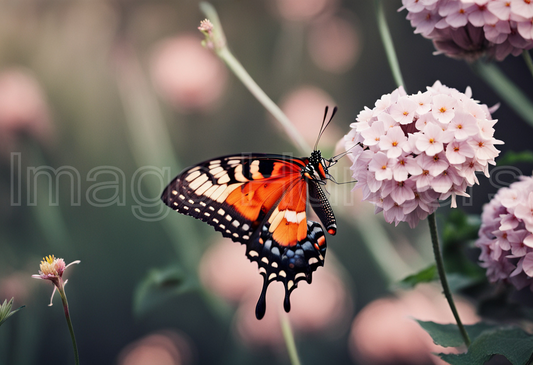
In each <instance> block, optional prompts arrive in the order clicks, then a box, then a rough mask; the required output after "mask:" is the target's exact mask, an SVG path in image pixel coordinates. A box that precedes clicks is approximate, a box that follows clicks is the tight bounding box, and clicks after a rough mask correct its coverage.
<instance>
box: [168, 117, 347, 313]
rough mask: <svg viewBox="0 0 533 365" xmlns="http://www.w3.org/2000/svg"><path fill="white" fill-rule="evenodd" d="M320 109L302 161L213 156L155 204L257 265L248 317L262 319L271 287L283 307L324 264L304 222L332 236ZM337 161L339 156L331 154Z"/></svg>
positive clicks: (320, 239) (319, 238)
mask: <svg viewBox="0 0 533 365" xmlns="http://www.w3.org/2000/svg"><path fill="white" fill-rule="evenodd" d="M336 111H337V108H336V107H335V108H334V109H333V112H332V115H331V117H330V119H329V121H328V122H327V123H325V121H326V117H327V113H328V108H327V107H326V110H325V113H324V119H323V121H322V126H321V128H320V132H319V135H318V138H317V142H316V143H315V147H314V149H313V151H312V152H311V156H310V157H305V158H295V157H290V156H285V155H275V154H264V153H251V154H238V155H227V156H222V157H217V158H214V159H211V160H207V161H204V162H200V163H199V164H197V165H194V166H192V167H189V168H187V169H185V170H183V171H182V172H181V173H180V174H179V175H178V176H176V177H175V178H174V179H173V180H172V182H171V183H170V184H169V185H168V186H167V187H166V188H165V190H164V191H163V193H162V195H161V199H162V200H163V202H164V203H165V204H166V205H168V206H169V207H170V208H172V209H174V210H175V211H177V212H178V213H182V214H185V215H190V216H192V217H194V218H197V219H200V220H202V221H204V222H206V223H208V224H209V225H211V226H213V227H214V228H215V230H217V231H219V232H221V233H222V235H223V236H224V237H228V238H231V239H232V240H233V241H235V242H240V243H241V244H244V245H246V256H247V257H248V259H250V261H252V262H257V264H258V268H259V273H260V274H261V275H262V276H263V288H262V290H261V294H260V296H259V299H258V302H257V305H256V309H255V314H256V317H257V319H261V318H263V316H264V315H265V311H266V292H267V288H268V286H269V284H270V283H271V282H273V281H281V282H282V283H283V285H284V287H285V298H284V302H283V307H284V309H285V311H286V312H289V311H290V307H291V305H290V294H291V293H292V291H293V290H294V289H296V287H297V286H298V282H299V281H301V280H306V281H307V283H309V284H310V283H311V281H312V273H313V272H314V271H315V270H316V269H317V268H318V267H319V266H323V265H324V258H325V255H326V247H327V245H326V237H325V234H324V230H323V228H322V226H321V225H320V224H319V223H317V222H313V221H311V220H308V219H307V207H308V205H309V206H311V207H312V209H313V210H314V212H315V214H316V215H317V217H318V218H319V219H320V221H321V222H322V224H323V225H324V227H325V229H326V231H327V232H328V233H329V234H331V235H334V234H335V233H336V232H337V224H336V220H335V215H334V214H333V210H332V208H331V206H330V204H329V201H328V199H327V197H326V194H325V192H324V190H323V189H322V186H323V185H325V184H326V182H327V181H328V180H332V181H334V180H333V177H332V176H331V175H329V173H328V169H329V168H330V167H331V166H333V165H334V164H335V163H337V161H338V156H335V157H333V158H331V159H325V158H324V157H322V154H321V152H320V150H317V145H318V141H319V139H320V137H321V135H322V133H323V132H324V130H325V129H326V127H327V126H328V125H329V123H330V122H331V120H332V119H333V116H334V115H335V113H336ZM339 156H340V155H339Z"/></svg>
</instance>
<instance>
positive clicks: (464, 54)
mask: <svg viewBox="0 0 533 365" xmlns="http://www.w3.org/2000/svg"><path fill="white" fill-rule="evenodd" d="M402 3H403V6H402V7H401V8H400V9H399V10H403V9H407V11H408V14H407V19H408V20H409V21H411V26H413V27H414V28H415V31H414V32H415V33H417V34H418V33H420V34H422V36H424V37H426V38H429V39H431V40H432V41H433V44H434V46H435V48H436V49H437V52H436V54H442V53H443V54H445V55H447V56H449V57H453V58H461V59H466V60H468V61H473V60H476V59H477V58H479V57H481V56H484V55H487V56H488V57H491V58H495V59H497V60H498V61H501V60H503V59H504V58H505V57H507V56H508V55H510V54H512V55H514V56H517V55H519V54H520V53H522V51H523V50H529V49H531V48H533V2H532V1H529V0H527V1H525V0H435V1H429V2H427V1H421V0H419V1H418V0H402Z"/></svg>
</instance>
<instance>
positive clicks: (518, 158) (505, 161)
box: [496, 151, 533, 166]
mask: <svg viewBox="0 0 533 365" xmlns="http://www.w3.org/2000/svg"><path fill="white" fill-rule="evenodd" d="M519 162H529V163H533V152H532V151H522V152H514V151H507V152H506V153H505V154H503V155H502V156H501V157H499V158H498V163H497V164H496V165H497V166H507V165H515V164H517V163H519Z"/></svg>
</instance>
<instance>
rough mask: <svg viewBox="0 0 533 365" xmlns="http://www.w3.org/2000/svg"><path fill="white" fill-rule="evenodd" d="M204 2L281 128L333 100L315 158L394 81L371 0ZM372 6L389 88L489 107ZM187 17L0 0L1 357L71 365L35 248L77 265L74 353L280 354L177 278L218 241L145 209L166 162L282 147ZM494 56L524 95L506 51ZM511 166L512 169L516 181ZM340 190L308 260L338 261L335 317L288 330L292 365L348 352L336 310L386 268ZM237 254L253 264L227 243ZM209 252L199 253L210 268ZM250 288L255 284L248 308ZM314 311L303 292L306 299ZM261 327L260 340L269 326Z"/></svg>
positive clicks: (340, 359)
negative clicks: (277, 112) (324, 233)
mask: <svg viewBox="0 0 533 365" xmlns="http://www.w3.org/2000/svg"><path fill="white" fill-rule="evenodd" d="M212 4H213V5H214V6H215V7H216V9H217V11H218V12H219V16H220V20H221V22H222V24H223V26H224V30H225V33H226V37H227V41H228V44H229V47H230V49H231V50H232V51H233V53H234V55H235V56H236V57H237V58H238V59H239V60H240V61H241V63H242V64H243V65H244V67H245V68H246V69H247V70H248V72H249V73H250V74H251V76H252V77H253V78H254V79H255V80H256V81H257V83H258V84H259V85H260V86H261V87H262V88H263V89H264V90H265V91H266V93H267V94H268V95H269V96H270V97H271V98H272V99H273V100H274V101H275V102H277V103H278V104H279V105H281V106H282V108H283V109H284V111H285V112H286V113H287V114H288V115H289V118H291V119H293V120H294V121H295V122H296V124H298V120H302V118H303V122H300V125H299V128H300V129H301V130H302V133H306V132H307V134H309V137H308V138H309V143H310V144H313V142H314V138H315V136H316V134H317V133H318V127H319V124H320V122H321V118H322V111H323V108H324V106H325V105H326V104H329V105H333V104H334V105H337V106H338V107H339V113H338V114H337V116H336V117H335V119H334V123H333V124H334V125H333V126H332V127H331V129H330V130H329V131H328V132H327V133H326V135H325V136H324V138H323V140H322V143H321V146H320V147H321V148H322V149H323V150H324V153H325V154H326V155H328V156H329V155H330V154H331V153H333V151H334V150H335V144H336V143H337V141H338V140H340V138H341V137H342V135H344V134H345V133H347V132H348V131H349V124H350V123H351V122H353V121H354V118H355V117H356V116H357V114H358V113H359V111H361V110H362V109H363V107H364V106H368V107H370V108H372V107H373V105H374V102H375V100H376V99H378V98H379V97H380V96H381V95H382V94H385V93H389V92H391V91H392V90H393V89H395V87H396V86H395V84H394V80H393V79H392V76H391V72H390V70H389V67H388V64H387V60H386V56H385V53H384V50H383V46H382V44H381V41H380V38H379V33H378V29H377V25H376V16H375V9H374V2H373V1H341V0H321V1H319V0H315V1H311V2H305V1H303V0H302V1H297V0H290V1H283V0H279V1H275V0H253V1H244V0H240V1H236V0H235V1H229V0H228V1H222V0H221V1H213V2H212ZM302 4H303V5H302ZM384 5H385V10H386V16H387V19H388V24H389V27H390V28H391V31H392V35H393V40H394V42H395V47H396V50H397V52H398V57H399V61H400V65H401V68H402V72H403V76H404V80H405V82H406V85H405V87H406V90H407V92H408V93H416V92H417V91H418V90H425V87H426V86H430V85H432V84H433V83H434V82H435V81H436V80H440V81H441V82H442V83H443V84H445V85H447V86H450V87H454V88H457V89H459V90H461V91H464V89H465V88H466V87H467V86H471V87H472V89H473V97H474V99H477V100H480V101H481V103H483V104H487V105H489V106H492V105H494V104H495V103H497V102H499V101H500V100H499V98H498V97H497V95H496V94H495V93H494V92H492V90H490V89H489V88H488V87H487V86H486V84H484V82H483V81H482V80H480V79H479V78H477V77H476V75H475V74H474V73H473V72H472V71H471V69H470V68H469V66H468V65H467V64H465V63H464V62H461V61H456V60H452V59H448V58H446V57H444V56H433V55H432V52H433V47H432V45H431V42H430V41H428V40H425V39H423V38H422V37H420V36H418V35H414V34H413V31H412V28H411V27H410V25H409V22H408V21H406V20H405V15H406V14H405V12H400V13H398V12H397V9H398V8H400V6H401V2H400V1H392V0H391V1H385V2H384ZM204 17H205V16H204V15H203V14H202V13H201V12H200V10H199V3H198V2H197V1H192V0H191V1H170V0H150V1H147V0H144V1H143V0H107V1H104V0H91V1H76V0H73V1H64V0H38V1H37V0H36V1H33V0H23V1H19V0H12V1H10V0H2V1H1V2H0V133H1V136H0V143H1V146H0V152H1V154H2V155H1V156H0V163H1V166H0V168H1V170H2V174H1V179H0V201H1V203H2V205H1V209H0V218H1V224H2V226H1V228H0V300H1V301H3V299H6V298H7V299H9V298H10V297H11V296H14V297H15V307H18V306H20V305H26V307H25V308H24V309H23V310H22V311H20V312H18V313H17V314H15V315H14V316H13V317H12V318H10V319H9V320H8V321H7V322H6V324H4V325H3V326H2V327H1V328H0V364H10V365H11V364H21V365H24V364H52V363H59V364H64V363H71V362H72V348H71V345H70V338H69V335H68V331H67V327H66V325H65V320H64V318H63V314H62V310H61V306H60V303H59V300H58V298H57V297H56V298H55V299H56V300H55V304H54V306H53V307H51V308H49V307H47V304H48V298H49V295H50V293H51V290H52V287H51V286H50V285H47V284H48V283H43V282H38V281H36V280H33V281H32V279H31V278H30V275H31V274H35V273H37V271H38V268H39V262H40V260H41V258H42V257H43V256H45V255H49V254H54V255H56V257H63V258H64V259H65V261H66V262H67V263H69V262H71V261H73V260H81V264H80V265H77V266H75V267H72V268H69V269H68V271H67V274H66V276H67V277H70V280H69V284H68V285H67V287H66V292H67V295H68V298H69V303H70V308H71V315H72V319H73V324H74V329H75V331H76V335H77V340H78V345H79V351H80V357H81V362H82V364H128V365H131V364H215V363H217V364H250V363H253V364H270V363H274V362H277V363H288V358H287V355H286V352H285V349H284V345H283V343H281V344H280V343H277V342H276V341H271V340H265V341H264V342H261V341H255V342H254V341H245V340H243V339H242V336H240V335H239V334H240V333H241V332H240V330H239V329H238V328H240V327H239V316H238V315H236V314H235V312H236V311H237V308H238V306H239V304H238V301H233V302H232V301H228V300H226V299H224V298H223V297H224V295H219V294H217V292H216V290H214V291H213V290H210V289H205V290H203V291H200V290H197V289H196V288H197V287H198V286H199V284H198V279H197V277H196V274H195V273H196V268H197V267H198V262H199V260H200V257H201V255H202V253H203V252H204V251H205V250H206V249H207V248H208V247H210V246H212V245H213V244H214V243H216V242H217V241H220V237H219V236H218V234H217V233H215V232H214V231H213V230H212V229H211V228H210V227H208V226H207V225H204V224H203V223H201V222H198V221H195V220H194V219H192V218H190V217H184V216H181V215H178V214H175V213H173V212H172V211H170V210H168V209H167V208H166V207H163V206H162V203H160V202H159V201H158V196H159V194H160V192H161V191H162V189H163V188H164V186H165V185H166V184H167V183H168V182H169V181H170V179H171V178H172V177H174V176H175V175H176V174H177V173H178V172H179V171H180V170H181V169H182V168H184V167H186V166H189V165H191V164H194V163H197V162H200V161H203V160H205V159H209V158H213V157H216V156H219V155H225V154H229V153H241V152H269V153H291V154H294V155H299V153H298V151H297V149H296V148H295V147H294V146H293V145H292V144H291V143H290V141H289V140H288V138H287V137H286V136H285V135H284V133H283V131H281V129H280V128H279V127H278V126H277V124H276V123H275V122H274V121H273V119H272V117H271V116H270V115H268V114H267V112H266V111H265V110H264V108H263V107H262V106H261V105H260V104H259V103H258V102H257V100H255V99H254V97H253V96H252V95H251V94H250V93H249V92H248V91H247V90H246V89H245V88H244V86H243V85H242V84H241V83H240V82H239V81H238V80H237V79H236V78H235V76H234V75H233V74H231V72H229V71H228V70H227V69H226V68H225V66H224V64H223V63H222V62H221V61H220V60H218V59H217V58H216V57H215V56H213V55H212V54H211V53H210V52H209V51H208V50H205V49H202V48H201V47H200V46H199V44H200V41H201V40H202V35H201V33H200V32H198V31H197V27H198V25H199V22H200V20H202V19H204ZM500 66H501V68H502V70H503V71H504V72H505V73H506V74H507V75H508V76H509V77H510V78H511V79H512V80H513V81H515V82H516V83H517V85H518V86H519V87H521V88H522V90H523V91H524V92H526V93H528V94H529V96H533V91H532V88H531V79H530V78H529V77H528V76H529V75H528V73H527V70H526V67H525V65H524V62H523V60H522V59H521V58H520V57H517V58H515V57H509V58H508V59H506V60H505V61H504V62H502V63H501V65H500ZM494 118H497V119H499V122H498V124H497V125H496V135H495V137H496V138H497V139H501V140H503V141H505V142H506V145H505V146H503V147H502V150H508V149H513V150H515V151H520V150H524V149H527V148H530V145H531V141H530V136H531V127H530V126H528V125H527V124H526V123H525V122H523V121H522V120H520V118H519V117H517V116H516V115H515V114H513V112H512V110H510V109H509V108H508V107H506V105H505V104H503V105H502V106H501V107H500V109H499V110H498V111H497V112H496V113H495V114H494ZM302 123H303V124H302ZM307 134H306V135H307ZM346 166H347V164H345V165H342V164H340V166H339V167H338V171H337V172H336V176H337V179H338V180H339V181H349V180H350V174H349V173H348V172H347V171H346V168H347V167H346ZM48 168H52V169H60V170H56V172H57V171H63V172H64V174H59V175H57V176H58V177H57V178H55V180H54V181H53V182H52V183H51V184H50V182H49V181H48V180H47V178H46V175H44V174H43V175H38V177H35V173H36V171H51V170H46V169H48ZM518 168H519V169H520V168H522V167H520V166H519V167H518ZM527 168H528V167H527V166H524V167H523V169H524V171H522V173H524V174H529V173H530V171H529V170H527ZM36 169H37V170H36ZM97 172H101V174H100V175H98V174H96V175H95V173H97ZM143 174H144V175H143ZM54 176H55V175H54ZM71 177H74V180H72V179H71ZM500 177H501V179H503V180H505V178H506V177H505V176H503V175H502V176H500ZM507 179H509V176H507ZM71 181H75V182H76V184H75V185H74V187H73V186H72V185H71ZM77 182H79V188H78V185H77ZM498 184H500V186H501V184H503V182H497V181H488V180H487V179H485V178H483V179H482V184H481V186H480V187H479V188H476V193H475V194H474V195H473V198H472V199H471V200H470V201H469V203H468V206H466V207H464V208H463V209H465V210H466V211H467V212H469V213H474V214H479V213H480V211H481V205H482V204H483V203H485V202H486V201H487V200H488V198H489V194H491V193H494V191H495V190H496V188H497V187H498V186H497V185H498ZM351 186H352V185H350V184H346V185H341V186H339V187H336V188H335V187H332V188H331V190H332V191H333V194H332V195H333V196H332V198H331V200H332V205H333V208H334V210H336V211H337V212H338V213H337V215H338V216H339V218H340V222H339V233H338V235H337V236H335V237H328V245H329V253H328V255H330V257H328V260H326V261H327V262H326V266H328V265H331V266H332V267H333V268H335V267H338V269H336V270H337V275H338V277H340V278H341V279H340V280H341V281H342V288H343V290H344V294H343V295H344V298H345V302H344V304H343V303H340V304H339V306H338V308H337V309H336V310H337V311H339V312H342V315H341V316H340V317H339V318H340V319H339V318H337V319H336V322H335V321H333V320H332V321H333V322H334V323H332V326H330V327H328V326H327V325H325V326H321V327H317V328H316V329H314V330H310V329H309V330H307V331H301V332H298V331H296V344H297V346H298V350H299V353H300V356H301V358H302V362H303V363H304V364H319V363H328V364H333V363H335V364H356V363H358V360H357V358H356V357H354V356H352V355H351V350H350V348H351V345H350V343H351V340H350V338H351V337H350V326H351V323H352V320H353V318H354V317H355V315H356V314H357V313H358V312H359V311H360V310H361V308H363V307H364V306H365V305H366V304H367V303H369V302H371V301H372V300H375V299H377V298H379V297H382V296H384V295H387V293H389V291H388V287H389V284H390V281H391V278H390V277H387V276H386V275H384V274H383V273H382V270H381V269H380V268H379V267H378V266H377V265H376V264H375V261H374V260H373V259H372V256H371V255H370V253H369V250H368V249H367V248H366V247H365V245H364V244H363V243H362V242H361V241H362V238H361V235H360V233H359V232H358V225H357V223H355V224H354V223H353V221H354V220H355V219H356V217H360V216H364V217H365V218H364V219H366V220H369V219H371V218H369V217H371V216H372V212H371V211H370V212H368V209H369V207H368V206H366V203H364V204H365V206H364V207H358V206H359V200H358V199H353V200H352V201H349V202H346V200H345V199H346V198H345V197H346V196H347V194H349V190H350V189H351ZM33 189H36V190H33ZM77 194H79V200H77V199H78V198H77V197H78V195H77ZM343 194H344V195H343ZM343 197H344V198H343ZM98 199H99V201H100V203H101V205H102V206H98V205H97V204H95V202H96V201H97V200H98ZM343 199H344V200H343ZM352 202H355V203H352ZM55 203H57V204H55ZM150 204H152V205H151V206H150ZM459 204H460V205H461V201H460V200H459ZM340 205H342V206H343V207H342V208H338V207H336V206H340ZM352 205H354V206H352ZM344 208H347V209H344ZM138 209H140V211H139V210H138ZM370 210H372V209H371V208H370ZM167 213H168V214H167ZM147 214H153V218H154V219H149V217H148V215H147ZM139 215H141V216H142V217H139ZM163 216H164V217H163ZM369 222H370V221H369ZM372 224H374V225H376V226H375V227H378V228H379V230H378V231H376V234H378V233H383V234H385V237H388V238H389V240H390V241H391V242H392V243H394V244H396V245H397V249H398V251H399V252H400V255H403V256H404V259H405V260H406V262H407V263H408V264H410V265H411V269H410V270H412V272H414V271H416V270H418V269H420V268H421V267H423V266H424V265H426V264H428V263H429V262H431V254H430V250H431V248H430V246H429V243H428V242H427V241H425V239H427V228H426V227H425V226H424V225H423V224H422V225H421V226H420V227H418V228H417V229H415V230H410V229H409V228H408V227H407V226H405V227H404V226H403V225H400V226H399V227H398V228H396V229H395V230H393V228H394V227H389V226H387V225H384V224H382V218H381V216H376V218H375V220H374V221H373V223H372ZM360 226H361V224H359V228H360ZM370 227H374V226H370ZM372 229H373V228H372ZM371 233H372V232H371ZM376 237H378V236H376ZM408 242H411V244H409V243H408ZM223 244H225V245H228V246H230V245H234V246H237V244H235V243H230V242H224V243H223ZM370 244H372V242H370ZM406 247H407V248H406ZM240 250H241V254H242V253H243V252H244V251H243V248H242V247H241V248H240ZM410 250H413V251H410ZM415 252H417V253H416V254H415ZM382 255H383V256H389V255H390V253H389V252H387V251H384V252H382ZM413 257H415V258H413ZM240 258H241V261H245V262H246V264H247V265H249V266H252V265H251V264H249V263H248V262H247V259H246V258H245V257H244V254H242V257H240ZM225 260H226V258H223V257H222V256H220V260H217V259H214V260H211V261H209V263H208V264H205V265H209V266H210V268H211V269H210V270H212V271H214V272H215V275H216V273H217V272H218V271H217V268H218V265H221V266H222V264H223V263H225ZM223 261H224V262H223ZM153 270H156V271H153ZM253 270H255V265H254V267H253ZM320 270H321V269H319V271H320ZM391 270H392V271H393V272H395V273H396V274H398V273H404V274H408V273H410V270H408V271H407V272H406V271H405V270H403V269H398V270H394V268H393V269H391ZM402 270H403V271H402ZM150 273H151V274H150ZM191 273H192V274H191ZM220 275H226V274H225V273H220ZM317 275H318V273H317ZM257 277H259V275H258V274H257ZM396 279H399V277H396ZM204 282H205V280H204ZM141 283H142V284H141ZM304 285H306V284H303V283H302V284H301V286H302V287H303V286H304ZM139 288H141V289H139ZM142 290H145V291H144V292H143V291H142ZM299 290H300V288H299V289H298V290H296V291H295V294H294V295H295V296H296V295H297V292H298V291H299ZM259 292H260V283H259V284H257V285H256V286H255V287H254V288H253V290H252V294H253V295H252V296H253V297H254V298H253V299H254V300H255V298H256V296H258V295H259ZM136 293H137V295H141V294H143V293H144V294H145V295H144V296H139V297H136ZM135 298H137V299H139V301H138V302H135ZM134 303H136V304H134ZM315 305H316V306H319V305H320V303H311V302H310V303H309V306H315ZM276 307H281V300H275V299H274V297H273V298H272V299H271V300H270V302H269V307H268V308H269V311H271V312H275V310H276ZM248 310H249V311H250V312H253V307H252V309H250V308H248ZM334 312H335V311H334ZM250 315H252V316H253V313H250ZM329 315H330V316H331V317H335V315H334V313H330V314H329ZM337 317H338V316H337ZM258 326H259V324H258ZM161 331H163V332H161ZM261 331H264V333H265V334H266V335H265V337H268V333H269V332H271V333H272V334H275V333H277V332H276V331H277V330H275V329H271V328H269V327H265V329H263V330H261ZM157 334H159V335H160V336H159V337H157V336H156V335H157ZM146 336H152V337H146ZM154 336H155V337H154ZM162 337H164V338H165V339H166V340H165V339H163V340H161V338H162ZM139 341H144V342H139ZM157 341H159V342H157ZM165 341H166V342H165ZM269 341H270V342H269ZM153 343H156V345H153V346H152V350H153V348H157V349H167V350H161V351H160V352H157V351H156V352H154V353H150V351H149V350H146V351H147V352H144V353H143V352H142V351H141V350H138V349H139V348H141V347H142V346H141V345H140V344H143V345H144V346H145V348H147V349H150V344H153ZM135 346H137V350H135V349H136V347H135ZM158 346H159V347H158ZM165 346H166V347H165ZM376 346H377V344H376ZM134 351H138V352H134ZM154 351H155V350H154ZM158 351H159V350H158ZM165 351H166V354H167V355H166V357H165V355H161V353H163V354H164V353H165ZM131 353H133V354H137V355H138V356H129V357H128V354H131ZM143 354H144V355H143ZM146 354H149V355H146ZM158 354H159V355H158ZM169 354H170V355H169ZM143 356H145V357H143ZM158 356H160V357H158ZM145 358H146V360H144V359H145ZM135 361H137V362H135ZM172 361H173V362H172Z"/></svg>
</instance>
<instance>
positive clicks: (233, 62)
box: [200, 2, 311, 153]
mask: <svg viewBox="0 0 533 365" xmlns="http://www.w3.org/2000/svg"><path fill="white" fill-rule="evenodd" d="M200 8H201V10H202V11H203V12H204V14H205V15H206V16H207V17H208V19H209V20H210V21H211V22H212V23H213V25H214V30H213V46H214V51H215V52H216V54H217V55H218V57H220V59H222V60H223V61H224V63H226V66H228V68H229V69H230V70H231V71H232V72H233V73H234V74H235V76H237V77H238V78H239V80H240V81H241V82H242V83H243V84H244V86H246V88H247V89H248V90H249V91H250V92H251V93H252V95H253V96H255V98H256V99H257V100H258V101H259V102H260V103H261V104H262V105H263V106H264V107H265V109H266V110H268V111H269V112H270V114H272V116H274V118H276V120H277V121H278V122H279V123H280V124H281V126H282V127H283V128H284V129H285V131H286V132H287V134H288V136H289V137H290V138H291V140H292V141H293V142H294V144H295V145H296V146H297V147H298V148H299V149H300V152H302V153H309V151H310V150H311V147H310V146H309V145H308V144H307V142H306V141H305V139H304V138H303V137H302V136H301V134H300V133H298V130H297V129H296V128H295V127H294V125H293V124H292V123H291V121H290V120H289V118H287V116H286V115H285V114H284V113H283V112H282V111H281V109H280V108H279V107H278V106H277V105H276V103H274V102H273V101H272V99H270V98H269V97H268V95H267V94H266V93H265V92H264V91H263V90H262V89H261V87H259V85H257V83H256V82H255V81H254V79H252V77H251V76H250V74H249V73H248V72H247V71H246V69H245V68H244V67H243V66H242V64H241V63H240V62H239V61H238V60H237V59H236V58H235V56H233V54H232V53H231V52H230V50H229V49H228V47H227V45H226V38H225V36H224V31H223V29H222V25H221V24H220V21H219V19H218V15H217V12H216V10H215V8H214V7H213V6H212V5H211V4H209V3H206V2H202V3H200Z"/></svg>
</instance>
